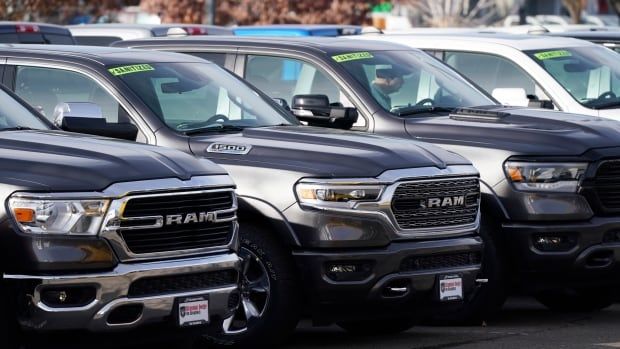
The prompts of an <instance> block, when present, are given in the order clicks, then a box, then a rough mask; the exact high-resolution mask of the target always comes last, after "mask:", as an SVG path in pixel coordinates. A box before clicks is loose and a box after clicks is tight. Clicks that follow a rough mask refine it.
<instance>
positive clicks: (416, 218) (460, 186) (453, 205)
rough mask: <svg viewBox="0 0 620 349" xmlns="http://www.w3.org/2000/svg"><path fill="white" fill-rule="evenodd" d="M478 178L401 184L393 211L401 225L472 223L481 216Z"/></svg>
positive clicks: (409, 227)
mask: <svg viewBox="0 0 620 349" xmlns="http://www.w3.org/2000/svg"><path fill="white" fill-rule="evenodd" d="M479 202H480V183H479V181H478V178H459V179H438V180H424V181H416V182H405V183H402V184H400V185H399V186H398V187H397V188H396V190H395V192H394V197H393V198H392V212H393V214H394V218H396V222H397V223H398V225H399V226H400V228H401V229H420V228H435V227H449V226H458V225H465V224H471V223H474V222H475V221H476V218H477V216H478V206H479Z"/></svg>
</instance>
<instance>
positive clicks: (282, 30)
mask: <svg viewBox="0 0 620 349" xmlns="http://www.w3.org/2000/svg"><path fill="white" fill-rule="evenodd" d="M233 32H234V34H235V35H241V36H246V35H248V36H261V35H269V36H340V35H355V34H360V33H361V32H362V27H361V26H357V25H345V24H273V25H248V26H239V27H236V28H233Z"/></svg>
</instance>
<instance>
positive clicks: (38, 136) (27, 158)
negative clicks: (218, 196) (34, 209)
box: [0, 131, 226, 191]
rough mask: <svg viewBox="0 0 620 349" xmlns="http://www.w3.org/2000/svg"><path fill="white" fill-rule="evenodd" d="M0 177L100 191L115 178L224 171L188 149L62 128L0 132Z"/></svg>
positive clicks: (46, 187)
mask: <svg viewBox="0 0 620 349" xmlns="http://www.w3.org/2000/svg"><path fill="white" fill-rule="evenodd" d="M0 163H1V164H2V166H0V178H2V181H3V182H4V183H11V184H14V185H17V186H19V187H20V188H24V189H25V190H37V191H100V190H103V189H105V188H106V187H108V186H109V185H110V184H113V183H116V182H129V181H139V180H148V179H158V178H172V177H176V178H179V179H182V180H187V179H189V178H190V177H192V176H197V175H214V174H226V172H225V171H224V169H222V168H221V167H220V166H217V165H215V164H213V163H211V162H209V161H204V160H202V161H199V160H196V159H195V158H194V157H192V156H191V155H189V154H186V153H183V152H180V151H177V150H173V149H167V148H161V147H154V146H148V145H141V144H137V143H134V142H123V141H114V140H110V139H107V138H102V137H95V136H87V135H80V134H76V133H68V132H61V131H2V132H0Z"/></svg>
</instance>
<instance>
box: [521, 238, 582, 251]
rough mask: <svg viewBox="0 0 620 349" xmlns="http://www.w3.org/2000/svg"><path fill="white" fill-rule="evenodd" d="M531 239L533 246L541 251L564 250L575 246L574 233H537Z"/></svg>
mask: <svg viewBox="0 0 620 349" xmlns="http://www.w3.org/2000/svg"><path fill="white" fill-rule="evenodd" d="M532 239H533V245H534V247H535V248H536V249H537V250H539V251H542V252H566V251H570V250H571V249H573V248H574V247H575V246H577V237H576V236H575V234H537V235H534V236H533V237H532Z"/></svg>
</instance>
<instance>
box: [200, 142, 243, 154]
mask: <svg viewBox="0 0 620 349" xmlns="http://www.w3.org/2000/svg"><path fill="white" fill-rule="evenodd" d="M250 149H252V146H251V145H245V144H229V143H213V144H211V145H210V146H209V147H207V153H224V154H237V155H245V154H247V153H249V152H250Z"/></svg>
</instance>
